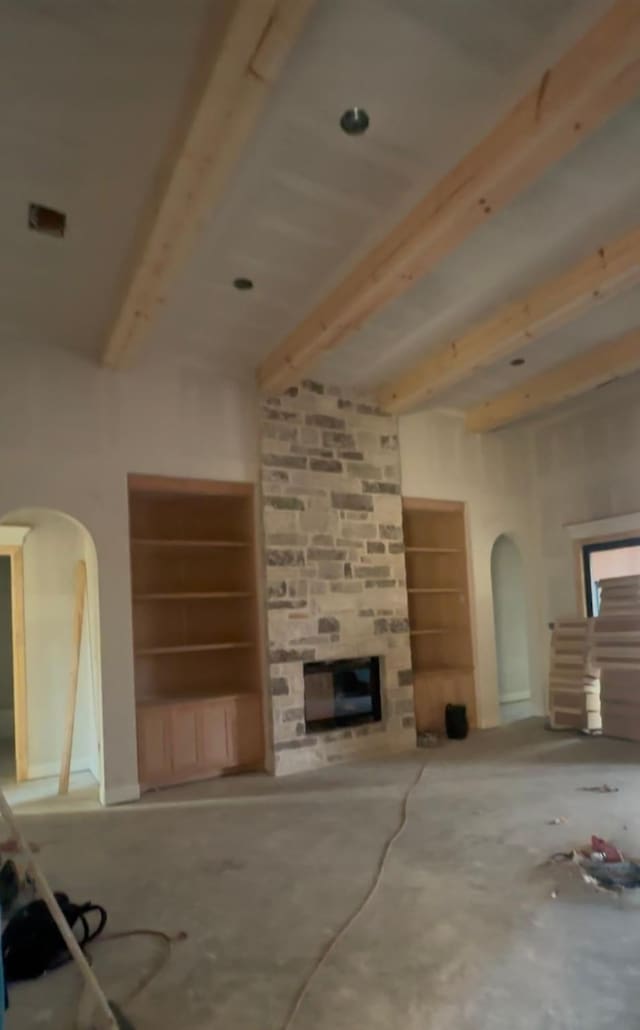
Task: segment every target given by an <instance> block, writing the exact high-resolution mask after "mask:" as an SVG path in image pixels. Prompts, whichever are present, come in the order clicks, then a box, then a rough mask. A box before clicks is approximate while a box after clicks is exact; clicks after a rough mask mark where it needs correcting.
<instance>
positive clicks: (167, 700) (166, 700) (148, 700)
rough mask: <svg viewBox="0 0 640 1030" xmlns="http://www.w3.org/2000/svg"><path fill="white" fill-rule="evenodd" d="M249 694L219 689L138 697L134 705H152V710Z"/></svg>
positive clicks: (248, 693)
mask: <svg viewBox="0 0 640 1030" xmlns="http://www.w3.org/2000/svg"><path fill="white" fill-rule="evenodd" d="M251 694H252V692H251V690H249V689H247V690H238V689H237V688H236V689H235V690H230V689H229V690H225V689H224V688H220V690H212V691H211V693H199V694H188V693H187V694H167V695H166V696H165V697H159V696H156V697H139V698H138V699H137V700H136V705H139V706H140V707H147V706H149V705H152V706H153V707H154V708H155V707H157V706H158V705H162V706H164V705H170V706H171V707H174V706H175V705H181V704H185V705H191V704H197V703H198V702H200V701H202V702H205V701H226V700H228V699H229V698H236V697H241V698H242V697H251Z"/></svg>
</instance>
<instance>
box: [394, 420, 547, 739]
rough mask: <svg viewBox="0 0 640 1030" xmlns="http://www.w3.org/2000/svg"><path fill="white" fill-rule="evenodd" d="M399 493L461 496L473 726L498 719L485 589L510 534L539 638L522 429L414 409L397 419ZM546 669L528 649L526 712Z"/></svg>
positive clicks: (534, 535) (540, 696)
mask: <svg viewBox="0 0 640 1030" xmlns="http://www.w3.org/2000/svg"><path fill="white" fill-rule="evenodd" d="M399 434H400V460H401V468H402V493H403V495H404V496H406V497H428V498H434V499H439V500H450V501H465V502H466V504H467V523H468V532H469V555H470V563H471V592H472V598H473V606H472V613H473V628H474V650H475V678H476V692H477V699H478V718H479V725H480V726H482V727H486V726H495V725H497V724H498V723H499V722H500V711H499V697H498V679H497V662H496V648H495V634H494V621H493V599H492V586H491V551H492V548H493V545H494V543H495V541H496V539H497V538H498V537H499V536H500V535H501V534H503V533H505V534H508V535H509V536H510V537H511V538H512V539H513V540H514V541H515V543H516V544H517V546H518V548H519V550H520V553H521V555H522V561H523V569H524V579H525V585H526V591H527V596H528V597H529V598H530V599H531V603H530V604H529V605H528V608H527V619H528V635H529V639H530V640H531V641H536V640H539V639H541V637H542V632H541V628H540V625H539V618H540V615H539V613H540V606H539V603H538V598H539V594H540V589H541V584H540V579H539V562H538V556H537V554H536V546H537V544H538V538H539V527H538V511H537V506H536V504H535V497H534V492H533V481H532V475H531V471H532V455H531V448H530V443H531V441H530V437H529V434H528V431H527V430H520V429H513V430H507V431H505V432H502V433H499V434H492V435H487V436H479V435H473V434H469V433H467V432H465V429H464V424H463V420H462V418H461V417H460V416H458V415H457V414H448V413H442V412H418V413H416V414H413V415H406V416H404V417H402V418H401V419H400V430H399ZM545 675H546V667H545V664H544V661H541V654H540V651H539V649H538V648H536V647H530V648H529V682H530V684H531V710H532V711H533V712H535V713H539V714H542V712H543V711H544V677H545Z"/></svg>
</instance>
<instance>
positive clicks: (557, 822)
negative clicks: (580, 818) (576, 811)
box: [547, 815, 567, 826]
mask: <svg viewBox="0 0 640 1030" xmlns="http://www.w3.org/2000/svg"><path fill="white" fill-rule="evenodd" d="M566 821H567V817H566V815H557V816H556V817H555V819H547V826H560V824H561V823H566Z"/></svg>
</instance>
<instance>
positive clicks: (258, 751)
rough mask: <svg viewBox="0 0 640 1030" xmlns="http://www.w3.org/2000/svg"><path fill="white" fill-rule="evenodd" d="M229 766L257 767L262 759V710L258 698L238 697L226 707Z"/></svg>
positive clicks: (231, 700)
mask: <svg viewBox="0 0 640 1030" xmlns="http://www.w3.org/2000/svg"><path fill="white" fill-rule="evenodd" d="M227 740H228V742H229V759H230V761H229V764H230V765H236V766H259V765H261V763H262V761H263V757H264V735H263V729H262V709H261V706H260V698H258V697H238V698H232V699H230V700H229V702H228V705H227Z"/></svg>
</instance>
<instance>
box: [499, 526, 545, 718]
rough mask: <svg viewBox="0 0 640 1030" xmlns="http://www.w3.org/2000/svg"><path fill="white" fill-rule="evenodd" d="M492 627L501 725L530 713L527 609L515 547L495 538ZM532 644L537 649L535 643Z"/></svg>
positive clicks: (511, 542)
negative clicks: (493, 629) (493, 630)
mask: <svg viewBox="0 0 640 1030" xmlns="http://www.w3.org/2000/svg"><path fill="white" fill-rule="evenodd" d="M491 588H492V591H493V624H494V628H495V640H496V659H497V663H498V696H499V700H500V717H501V720H502V722H513V721H514V720H516V719H522V718H526V716H527V715H530V714H532V704H531V683H530V680H529V676H530V657H529V650H530V641H529V607H530V605H531V603H532V602H533V603H534V604H535V598H528V597H527V584H526V581H525V576H524V567H523V564H522V558H521V555H520V551H519V549H518V545H517V544H516V543H515V541H514V540H512V539H511V537H509V536H505V535H503V536H499V537H498V539H497V540H496V542H495V544H494V545H493V550H492V551H491ZM533 643H534V644H535V645H536V646H537V640H534V641H533Z"/></svg>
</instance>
